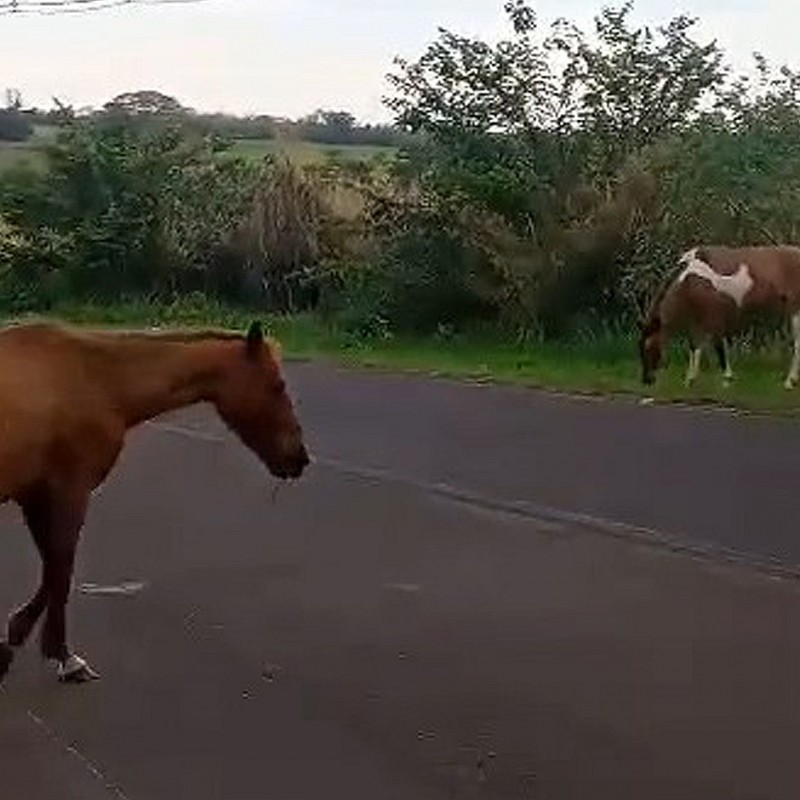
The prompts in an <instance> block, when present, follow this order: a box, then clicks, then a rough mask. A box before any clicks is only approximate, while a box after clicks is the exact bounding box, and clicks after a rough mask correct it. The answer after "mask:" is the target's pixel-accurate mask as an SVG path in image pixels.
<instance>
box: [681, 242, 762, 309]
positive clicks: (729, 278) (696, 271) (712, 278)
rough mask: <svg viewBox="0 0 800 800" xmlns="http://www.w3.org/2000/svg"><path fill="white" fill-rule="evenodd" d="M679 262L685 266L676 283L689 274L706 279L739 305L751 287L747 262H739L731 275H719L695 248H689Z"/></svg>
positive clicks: (751, 280)
mask: <svg viewBox="0 0 800 800" xmlns="http://www.w3.org/2000/svg"><path fill="white" fill-rule="evenodd" d="M681 263H682V264H686V268H685V269H684V270H683V272H681V274H680V275H679V276H678V283H682V282H683V281H684V280H686V278H687V277H689V275H696V276H697V277H698V278H702V279H703V280H706V281H708V282H709V283H710V284H711V285H712V286H713V287H714V289H715V290H716V291H718V292H719V293H720V294H724V295H727V296H728V297H730V298H731V300H733V302H734V303H736V305H737V306H739V307H741V305H742V303H743V302H744V298H745V297H746V296H747V293H748V292H749V291H750V290H751V289H752V288H753V277H752V275H751V274H750V268H749V267H748V266H747V264H740V265H739V269H738V270H736V272H735V273H734V274H733V275H720V274H719V272H716V271H715V270H714V269H712V268H711V266H710V265H709V264H707V263H706V262H705V261H703V260H701V259H699V258H698V257H697V250H696V249H695V250H690V251H689V252H688V253H684V255H683V256H682V257H681Z"/></svg>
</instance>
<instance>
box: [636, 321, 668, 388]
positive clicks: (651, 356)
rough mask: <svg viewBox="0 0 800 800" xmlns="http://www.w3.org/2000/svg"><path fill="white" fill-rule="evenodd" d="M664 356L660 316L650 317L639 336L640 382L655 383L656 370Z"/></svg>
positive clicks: (662, 329)
mask: <svg viewBox="0 0 800 800" xmlns="http://www.w3.org/2000/svg"><path fill="white" fill-rule="evenodd" d="M663 357H664V328H663V326H662V324H661V318H660V317H658V316H656V317H652V318H651V319H650V320H648V321H647V323H645V325H644V326H643V327H642V331H641V334H640V336H639V360H640V362H641V365H642V383H644V384H645V385H646V386H650V385H652V384H653V383H655V380H656V371H657V370H658V368H659V367H660V366H661V362H662V359H663Z"/></svg>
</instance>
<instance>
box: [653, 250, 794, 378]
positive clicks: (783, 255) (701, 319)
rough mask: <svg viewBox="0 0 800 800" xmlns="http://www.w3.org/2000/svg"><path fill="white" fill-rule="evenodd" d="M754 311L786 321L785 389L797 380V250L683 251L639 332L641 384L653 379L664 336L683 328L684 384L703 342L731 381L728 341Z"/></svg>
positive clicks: (693, 373) (695, 368)
mask: <svg viewBox="0 0 800 800" xmlns="http://www.w3.org/2000/svg"><path fill="white" fill-rule="evenodd" d="M759 310H761V311H777V312H779V313H780V314H783V315H786V316H788V317H789V318H790V319H791V327H792V335H793V340H794V349H793V355H792V361H791V366H790V368H789V372H788V374H787V376H786V380H785V382H784V386H785V387H786V388H787V389H791V388H793V387H794V386H796V385H797V382H798V379H800V248H797V247H790V246H788V245H775V246H761V247H716V246H714V247H712V246H708V247H705V246H704V247H696V248H694V249H693V250H690V251H688V252H687V253H684V254H683V256H682V257H681V258H680V260H679V271H678V274H677V275H676V276H675V277H674V278H673V279H672V280H671V281H669V282H668V283H667V284H666V285H665V286H664V288H663V289H662V291H661V294H660V295H659V296H658V297H657V298H656V301H655V303H654V304H653V307H652V309H651V311H650V314H649V316H648V318H647V320H646V321H645V324H644V326H643V328H642V331H641V336H640V339H639V357H640V361H641V366H642V381H643V382H644V383H645V384H652V383H653V382H654V381H655V373H656V371H657V370H658V368H659V367H660V366H661V363H662V360H663V355H664V350H665V349H666V344H667V341H668V339H669V337H670V336H672V335H673V334H675V333H677V332H679V331H682V330H685V331H687V332H688V334H689V339H690V344H691V353H690V356H689V367H688V369H687V371H686V384H687V386H688V385H691V384H692V383H693V382H694V380H695V378H696V377H697V374H698V372H699V370H700V361H701V359H702V354H703V349H704V347H705V345H706V344H707V343H708V342H709V341H711V342H713V344H714V349H715V351H716V353H717V357H718V359H719V362H720V367H721V369H722V370H723V371H724V375H725V382H726V383H727V382H728V381H730V379H731V378H732V377H733V373H732V371H731V367H730V360H729V355H728V347H727V346H726V345H727V344H728V342H729V338H728V337H729V336H730V333H731V332H732V330H733V328H734V327H735V326H736V324H737V323H739V322H740V321H741V319H742V317H743V315H745V314H746V313H747V312H752V311H759Z"/></svg>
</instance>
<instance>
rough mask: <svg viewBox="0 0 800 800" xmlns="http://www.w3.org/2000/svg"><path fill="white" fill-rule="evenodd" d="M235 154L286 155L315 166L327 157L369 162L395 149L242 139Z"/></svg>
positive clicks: (298, 162) (259, 157)
mask: <svg viewBox="0 0 800 800" xmlns="http://www.w3.org/2000/svg"><path fill="white" fill-rule="evenodd" d="M233 152H234V153H236V155H240V156H242V157H244V158H252V159H262V158H263V157H264V156H265V155H268V154H273V153H284V154H285V155H286V156H288V157H289V158H290V159H291V160H292V161H294V162H295V163H297V164H315V163H318V162H320V161H322V160H324V159H325V158H326V157H327V156H333V155H338V156H340V157H341V158H344V159H348V160H352V161H368V160H370V159H372V158H375V157H376V156H380V155H384V156H392V155H394V153H395V148H393V147H377V146H371V145H332V144H316V143H313V142H296V141H287V140H282V139H241V140H239V141H238V142H236V144H235V145H234V146H233Z"/></svg>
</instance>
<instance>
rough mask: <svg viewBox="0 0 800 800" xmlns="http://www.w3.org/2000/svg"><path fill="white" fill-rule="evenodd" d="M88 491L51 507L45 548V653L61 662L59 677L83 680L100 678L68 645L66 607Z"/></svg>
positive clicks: (43, 633)
mask: <svg viewBox="0 0 800 800" xmlns="http://www.w3.org/2000/svg"><path fill="white" fill-rule="evenodd" d="M88 501H89V497H88V494H80V495H78V496H72V497H65V498H60V499H59V500H57V501H55V502H54V503H53V505H52V507H51V514H52V516H51V524H50V530H49V532H48V536H47V541H46V543H45V548H44V553H45V555H44V582H45V585H46V587H47V616H46V617H45V621H44V625H43V626H42V635H41V650H42V655H43V656H44V657H45V658H46V659H48V660H51V661H55V662H56V663H57V665H58V677H59V680H62V681H65V682H70V683H82V682H84V681H87V680H91V679H92V678H96V677H98V676H97V673H95V672H94V671H93V670H92V668H91V667H90V666H89V665H88V664H87V663H86V662H85V661H84V660H83V659H82V658H81V657H80V656H77V655H75V654H74V653H71V652H70V650H69V648H68V646H67V621H66V608H67V602H68V601H69V595H70V589H71V586H72V573H73V568H74V564H75V551H76V549H77V546H78V539H79V537H80V531H81V528H82V527H83V522H84V518H85V516H86V508H87V505H88Z"/></svg>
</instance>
